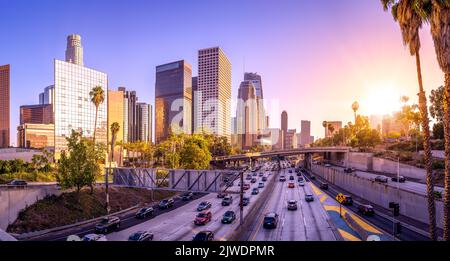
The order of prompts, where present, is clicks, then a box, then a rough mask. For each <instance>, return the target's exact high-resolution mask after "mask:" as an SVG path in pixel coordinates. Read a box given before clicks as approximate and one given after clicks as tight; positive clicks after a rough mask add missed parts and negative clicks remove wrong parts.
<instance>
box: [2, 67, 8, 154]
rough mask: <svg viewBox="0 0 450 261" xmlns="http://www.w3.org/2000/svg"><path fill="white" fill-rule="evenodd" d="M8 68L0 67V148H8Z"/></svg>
mask: <svg viewBox="0 0 450 261" xmlns="http://www.w3.org/2000/svg"><path fill="white" fill-rule="evenodd" d="M9 106H10V66H9V64H8V65H2V66H0V148H7V147H9V131H10V118H9V117H10V116H9V113H10V107H9Z"/></svg>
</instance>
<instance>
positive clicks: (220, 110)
mask: <svg viewBox="0 0 450 261" xmlns="http://www.w3.org/2000/svg"><path fill="white" fill-rule="evenodd" d="M197 84H198V86H197V88H198V93H197V94H198V96H197V101H196V103H195V104H196V111H197V117H196V122H197V123H196V129H195V133H202V132H206V133H211V134H215V135H218V136H225V137H227V138H228V140H230V134H231V119H230V118H231V117H230V111H231V63H230V61H229V60H228V58H227V56H226V55H225V53H224V52H223V51H222V49H220V48H219V47H213V48H207V49H202V50H199V51H198V78H197Z"/></svg>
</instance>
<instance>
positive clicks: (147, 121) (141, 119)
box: [136, 102, 152, 143]
mask: <svg viewBox="0 0 450 261" xmlns="http://www.w3.org/2000/svg"><path fill="white" fill-rule="evenodd" d="M136 106H137V108H136V112H137V128H138V132H139V137H138V139H139V140H140V141H144V142H149V143H151V142H152V105H150V104H147V103H145V102H138V103H137V105H136Z"/></svg>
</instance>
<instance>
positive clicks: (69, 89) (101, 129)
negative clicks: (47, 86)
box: [53, 35, 108, 154]
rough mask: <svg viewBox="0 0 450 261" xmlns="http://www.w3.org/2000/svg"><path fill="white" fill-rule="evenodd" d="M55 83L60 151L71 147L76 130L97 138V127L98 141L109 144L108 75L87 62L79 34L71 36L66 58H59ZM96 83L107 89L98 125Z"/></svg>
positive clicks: (85, 135) (56, 136) (56, 64)
mask: <svg viewBox="0 0 450 261" xmlns="http://www.w3.org/2000/svg"><path fill="white" fill-rule="evenodd" d="M53 85H54V110H55V115H54V120H55V152H56V154H59V153H60V152H61V151H62V150H66V149H67V141H66V138H67V137H69V136H70V135H71V132H72V130H75V131H78V132H81V133H82V135H83V137H87V138H93V134H94V129H95V130H96V141H97V142H99V143H104V144H107V130H108V118H107V108H108V95H107V90H108V76H107V74H106V73H103V72H100V71H97V70H94V69H91V68H87V67H85V66H84V62H83V47H82V45H81V37H80V36H79V35H69V36H68V37H67V49H66V60H65V61H61V60H57V59H55V61H54V84H53ZM96 86H101V87H102V88H103V90H104V91H105V101H104V102H103V103H102V104H100V106H99V109H98V115H97V126H94V121H95V114H96V113H95V112H96V108H95V105H94V104H93V103H92V102H91V97H90V95H89V92H90V91H91V90H92V89H93V88H94V87H96Z"/></svg>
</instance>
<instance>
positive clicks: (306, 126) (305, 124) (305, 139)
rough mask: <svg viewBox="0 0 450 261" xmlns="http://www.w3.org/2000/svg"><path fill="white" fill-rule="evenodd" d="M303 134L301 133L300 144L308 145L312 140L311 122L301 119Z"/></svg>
mask: <svg viewBox="0 0 450 261" xmlns="http://www.w3.org/2000/svg"><path fill="white" fill-rule="evenodd" d="M300 125H301V130H300V131H301V134H300V144H301V145H302V146H305V145H308V144H310V142H311V122H310V121H301V124H300Z"/></svg>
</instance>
